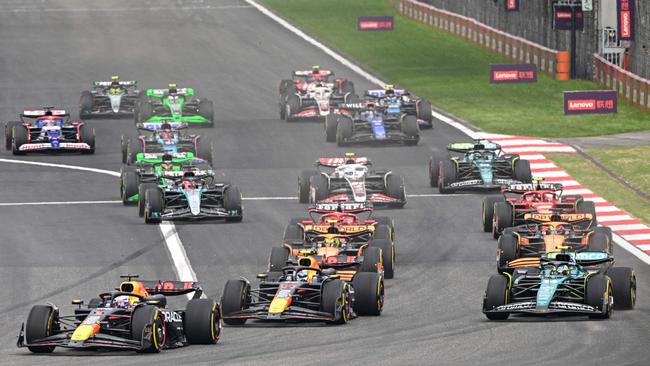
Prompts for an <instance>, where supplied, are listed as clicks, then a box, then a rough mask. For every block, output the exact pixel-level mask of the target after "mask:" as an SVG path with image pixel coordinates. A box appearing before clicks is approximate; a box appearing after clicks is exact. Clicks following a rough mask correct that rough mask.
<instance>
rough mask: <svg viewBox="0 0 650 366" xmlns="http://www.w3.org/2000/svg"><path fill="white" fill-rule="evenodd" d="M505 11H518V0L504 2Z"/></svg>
mask: <svg viewBox="0 0 650 366" xmlns="http://www.w3.org/2000/svg"><path fill="white" fill-rule="evenodd" d="M505 4H506V11H519V0H506V2H505Z"/></svg>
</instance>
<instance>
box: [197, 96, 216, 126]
mask: <svg viewBox="0 0 650 366" xmlns="http://www.w3.org/2000/svg"><path fill="white" fill-rule="evenodd" d="M199 116H201V117H203V118H205V119H207V120H208V121H210V122H209V125H210V126H214V105H213V104H212V101H211V100H208V99H201V100H200V101H199Z"/></svg>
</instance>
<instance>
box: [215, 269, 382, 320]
mask: <svg viewBox="0 0 650 366" xmlns="http://www.w3.org/2000/svg"><path fill="white" fill-rule="evenodd" d="M258 278H259V279H260V280H261V281H260V284H259V287H258V288H255V289H253V288H251V285H250V282H248V281H247V280H245V279H238V280H228V282H226V285H225V287H224V290H223V295H222V297H221V306H222V310H223V321H224V322H225V323H226V324H229V325H243V324H244V323H245V322H246V320H248V319H259V320H271V321H286V320H293V321H296V320H303V321H324V322H327V323H330V324H345V323H347V322H348V321H349V320H350V319H352V318H354V317H355V316H356V315H381V311H382V308H383V304H384V286H383V280H382V278H381V276H380V275H379V274H378V273H376V272H363V273H357V274H356V275H355V276H354V279H353V280H352V282H346V281H343V280H341V279H340V278H339V276H338V275H337V274H336V271H335V270H334V269H331V268H328V269H320V268H317V267H306V266H286V267H283V268H282V270H281V271H280V272H267V273H260V274H259V275H258Z"/></svg>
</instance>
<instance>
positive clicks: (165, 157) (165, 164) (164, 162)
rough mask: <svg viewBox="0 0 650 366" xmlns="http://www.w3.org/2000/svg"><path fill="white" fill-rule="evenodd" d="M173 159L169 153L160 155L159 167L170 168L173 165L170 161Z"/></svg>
mask: <svg viewBox="0 0 650 366" xmlns="http://www.w3.org/2000/svg"><path fill="white" fill-rule="evenodd" d="M173 161H174V157H173V156H172V155H170V154H165V155H163V156H162V163H161V164H160V167H161V168H162V170H171V169H172V167H173V166H174V165H173V164H172V162H173Z"/></svg>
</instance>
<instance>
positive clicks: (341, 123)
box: [336, 116, 354, 146]
mask: <svg viewBox="0 0 650 366" xmlns="http://www.w3.org/2000/svg"><path fill="white" fill-rule="evenodd" d="M353 133H354V126H353V123H352V119H350V117H348V116H340V117H339V118H338V124H337V126H336V144H337V145H338V146H345V145H347V144H348V142H347V140H348V139H349V138H350V137H352V134H353Z"/></svg>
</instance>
